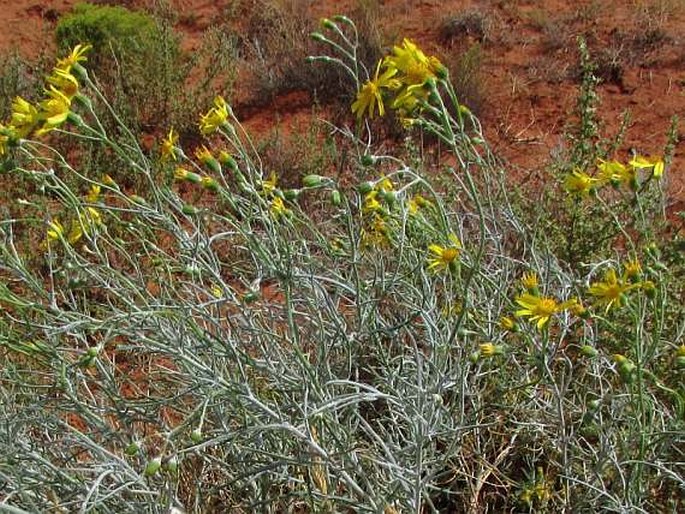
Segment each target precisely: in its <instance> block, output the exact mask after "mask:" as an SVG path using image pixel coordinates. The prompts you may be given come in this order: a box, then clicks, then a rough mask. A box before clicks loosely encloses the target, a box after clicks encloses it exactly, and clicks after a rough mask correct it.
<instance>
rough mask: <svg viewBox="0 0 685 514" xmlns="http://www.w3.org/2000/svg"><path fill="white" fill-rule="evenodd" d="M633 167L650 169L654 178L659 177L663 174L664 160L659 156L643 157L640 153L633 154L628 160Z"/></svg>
mask: <svg viewBox="0 0 685 514" xmlns="http://www.w3.org/2000/svg"><path fill="white" fill-rule="evenodd" d="M628 164H630V165H631V166H632V167H633V168H636V169H651V170H652V174H653V175H654V178H661V176H662V175H663V174H664V167H665V164H664V161H663V159H661V158H659V157H644V156H642V155H635V156H634V157H633V158H632V159H631V160H630V162H629V163H628Z"/></svg>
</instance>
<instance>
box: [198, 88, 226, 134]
mask: <svg viewBox="0 0 685 514" xmlns="http://www.w3.org/2000/svg"><path fill="white" fill-rule="evenodd" d="M229 113H230V107H229V106H228V104H227V103H226V100H224V99H223V97H221V96H217V97H216V98H215V99H214V107H212V108H211V109H210V110H209V111H208V112H207V114H203V115H202V117H201V118H200V132H201V133H202V135H204V136H208V135H210V134H213V133H214V132H216V131H217V130H219V128H220V127H222V126H223V125H224V124H226V123H227V120H228V116H229Z"/></svg>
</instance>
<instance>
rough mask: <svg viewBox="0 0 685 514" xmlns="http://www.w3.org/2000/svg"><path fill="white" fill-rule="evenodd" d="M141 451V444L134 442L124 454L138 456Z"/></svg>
mask: <svg viewBox="0 0 685 514" xmlns="http://www.w3.org/2000/svg"><path fill="white" fill-rule="evenodd" d="M139 451H140V444H139V443H138V442H136V441H133V442H132V443H131V444H129V445H128V446H127V447H126V449H125V450H124V453H125V454H126V455H130V456H133V455H137V454H138V452H139Z"/></svg>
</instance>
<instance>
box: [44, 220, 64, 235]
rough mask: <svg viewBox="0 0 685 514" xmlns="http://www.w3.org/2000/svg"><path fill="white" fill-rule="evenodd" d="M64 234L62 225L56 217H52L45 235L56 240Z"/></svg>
mask: <svg viewBox="0 0 685 514" xmlns="http://www.w3.org/2000/svg"><path fill="white" fill-rule="evenodd" d="M63 235H64V226H63V225H62V224H61V223H60V222H59V220H58V219H57V218H52V221H50V223H49V224H48V231H47V236H48V240H50V241H58V240H59V239H60V238H61V237H62V236H63Z"/></svg>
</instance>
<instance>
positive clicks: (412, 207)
mask: <svg viewBox="0 0 685 514" xmlns="http://www.w3.org/2000/svg"><path fill="white" fill-rule="evenodd" d="M432 206H433V203H432V202H431V201H430V200H427V199H426V198H424V197H423V196H421V195H419V194H416V195H414V196H413V197H411V198H410V199H409V200H407V208H408V210H409V214H412V215H414V214H418V212H419V210H421V209H424V208H428V207H432Z"/></svg>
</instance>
